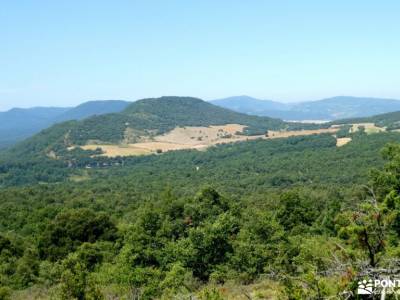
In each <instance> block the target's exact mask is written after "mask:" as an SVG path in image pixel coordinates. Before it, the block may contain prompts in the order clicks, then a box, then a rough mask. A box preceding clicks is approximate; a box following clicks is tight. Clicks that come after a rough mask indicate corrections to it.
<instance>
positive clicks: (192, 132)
mask: <svg viewBox="0 0 400 300" xmlns="http://www.w3.org/2000/svg"><path fill="white" fill-rule="evenodd" d="M245 128H246V126H244V125H240V124H226V125H218V126H208V127H200V126H186V127H176V128H175V129H173V130H171V131H170V132H167V133H165V134H163V135H158V136H154V137H145V136H142V137H140V139H138V140H140V141H138V142H134V143H126V142H127V141H126V140H124V142H125V143H123V144H120V145H106V144H95V143H94V144H88V145H85V146H81V148H82V149H84V150H96V149H98V148H100V149H101V150H102V151H103V153H102V154H101V155H102V156H107V157H116V156H134V155H147V154H152V153H153V154H160V153H164V152H168V151H175V150H185V149H194V150H205V149H207V148H208V147H211V146H213V145H218V144H225V143H234V142H241V141H249V140H255V139H266V140H268V139H277V138H288V137H293V136H305V135H312V134H323V133H331V134H334V133H336V132H337V131H338V130H339V129H340V128H339V127H331V128H326V129H316V130H296V131H294V130H293V131H271V130H270V131H268V132H266V134H264V135H256V136H246V135H243V130H244V129H245ZM343 142H344V141H341V142H340V143H343Z"/></svg>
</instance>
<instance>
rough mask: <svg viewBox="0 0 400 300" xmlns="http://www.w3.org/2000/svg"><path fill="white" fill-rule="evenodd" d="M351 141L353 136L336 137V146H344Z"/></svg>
mask: <svg viewBox="0 0 400 300" xmlns="http://www.w3.org/2000/svg"><path fill="white" fill-rule="evenodd" d="M350 142H351V138H349V137H344V138H337V139H336V146H337V147H342V146H344V145H346V144H347V143H350Z"/></svg>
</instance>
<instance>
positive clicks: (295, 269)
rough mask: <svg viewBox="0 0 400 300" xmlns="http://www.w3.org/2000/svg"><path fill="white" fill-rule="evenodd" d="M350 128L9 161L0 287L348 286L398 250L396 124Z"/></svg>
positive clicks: (298, 290)
mask: <svg viewBox="0 0 400 300" xmlns="http://www.w3.org/2000/svg"><path fill="white" fill-rule="evenodd" d="M351 137H352V142H351V143H349V144H347V145H345V146H343V147H341V148H337V147H336V145H335V139H334V138H333V137H331V136H329V135H322V136H308V137H293V138H288V139H277V140H272V141H264V140H259V141H251V142H244V143H238V144H234V145H233V144H232V145H221V146H218V147H215V148H212V149H210V150H209V151H206V152H197V151H182V152H173V153H167V154H163V155H160V156H157V155H154V156H148V157H136V158H125V159H124V160H122V161H121V159H122V158H115V159H107V158H90V157H89V158H88V156H87V155H86V153H83V154H82V156H81V157H80V158H79V156H76V157H78V158H79V159H77V160H76V164H75V165H74V166H72V167H71V166H70V167H68V166H66V165H65V161H62V160H54V159H53V160H50V159H49V160H41V161H39V160H38V161H37V162H35V161H34V159H32V160H28V159H25V160H24V159H22V158H21V160H20V161H15V160H14V161H11V160H10V161H9V163H8V165H7V164H3V165H2V168H3V171H2V172H3V173H2V174H3V175H2V177H1V178H2V182H3V184H4V187H3V188H2V189H1V190H0V286H1V288H0V299H27V298H29V297H30V298H33V299H35V298H36V299H104V298H105V299H157V298H158V299H189V298H190V297H191V296H192V297H194V296H196V297H197V298H198V299H234V298H235V297H236V298H235V299H249V297H250V298H251V299H268V298H270V299H277V298H281V299H306V298H309V299H321V298H323V297H327V296H334V297H337V298H340V297H342V298H346V297H347V296H349V295H352V294H353V293H354V291H355V288H356V282H357V280H358V279H359V278H360V276H363V275H365V274H367V272H369V271H370V270H373V269H376V268H388V267H393V266H397V264H398V257H399V255H400V254H399V252H398V241H399V234H400V230H399V228H400V227H399V225H398V223H399V221H398V218H399V216H400V214H399V213H400V204H399V203H400V202H399V201H400V200H399V199H398V198H399V194H398V190H399V186H400V171H399V169H400V147H399V146H397V144H389V145H388V146H386V147H385V148H384V150H383V152H382V154H383V157H381V155H380V149H381V148H382V147H383V145H385V144H387V143H388V142H399V141H400V135H399V134H397V133H379V134H372V135H366V134H365V133H363V132H359V133H355V134H352V135H351ZM382 158H383V159H385V160H386V161H387V163H386V167H384V168H383V159H382ZM104 163H106V164H107V167H100V166H103V164H104ZM116 163H118V165H116ZM18 164H20V165H18ZM27 164H31V166H32V167H33V168H27V167H26V166H27ZM88 164H90V165H92V166H93V168H91V169H87V168H86V167H85V166H87V165H88ZM96 166H98V167H96ZM373 167H376V168H377V169H379V170H377V169H375V171H371V169H372V168H373ZM23 170H25V172H23ZM53 174H57V176H58V177H54V176H53ZM76 181H79V182H76ZM46 182H47V183H46ZM51 182H54V183H51ZM37 183H40V184H37ZM27 184H30V185H27ZM5 186H7V187H5Z"/></svg>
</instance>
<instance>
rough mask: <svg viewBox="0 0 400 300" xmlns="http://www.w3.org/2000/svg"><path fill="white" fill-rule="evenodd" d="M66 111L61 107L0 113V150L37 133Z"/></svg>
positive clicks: (66, 109) (13, 110) (19, 109)
mask: <svg viewBox="0 0 400 300" xmlns="http://www.w3.org/2000/svg"><path fill="white" fill-rule="evenodd" d="M68 110H69V108H63V107H35V108H26V109H23V108H14V109H11V110H9V111H6V112H0V148H3V147H6V146H10V145H12V144H14V143H16V142H17V141H19V140H23V139H25V138H27V137H29V136H31V135H33V134H35V133H37V132H39V131H40V130H41V129H43V128H45V127H47V126H49V125H50V124H52V123H53V122H54V121H53V120H54V119H55V118H56V117H58V116H60V115H62V114H63V113H65V112H67V111H68Z"/></svg>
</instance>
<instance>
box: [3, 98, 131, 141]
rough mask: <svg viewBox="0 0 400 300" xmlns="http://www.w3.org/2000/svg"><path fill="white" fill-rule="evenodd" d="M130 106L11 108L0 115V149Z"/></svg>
mask: <svg viewBox="0 0 400 300" xmlns="http://www.w3.org/2000/svg"><path fill="white" fill-rule="evenodd" d="M129 104H130V102H127V101H121V100H99V101H88V102H85V103H83V104H81V105H78V106H77V107H73V108H70V107H35V108H27V109H22V108H14V109H11V110H9V111H6V112H0V149H1V148H5V147H8V146H12V145H14V144H15V143H17V142H19V141H22V140H24V139H26V138H28V137H30V136H32V135H34V134H36V133H38V132H39V131H40V130H42V129H44V128H47V127H49V126H51V125H53V124H56V123H59V122H64V121H69V120H82V119H84V118H87V117H90V116H93V115H102V114H107V113H113V112H120V111H122V110H123V109H125V108H126V107H127V106H128V105H129Z"/></svg>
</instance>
